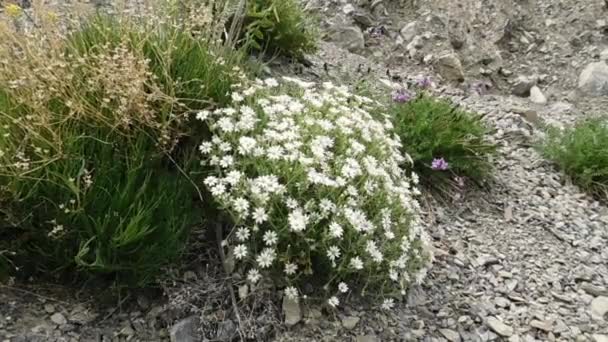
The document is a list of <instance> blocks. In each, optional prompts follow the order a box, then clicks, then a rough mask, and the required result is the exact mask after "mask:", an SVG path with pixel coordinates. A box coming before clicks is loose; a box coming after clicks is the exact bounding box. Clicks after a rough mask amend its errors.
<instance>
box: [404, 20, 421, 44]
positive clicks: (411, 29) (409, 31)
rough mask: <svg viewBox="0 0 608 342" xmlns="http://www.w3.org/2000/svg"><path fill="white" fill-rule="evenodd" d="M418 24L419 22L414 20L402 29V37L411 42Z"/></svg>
mask: <svg viewBox="0 0 608 342" xmlns="http://www.w3.org/2000/svg"><path fill="white" fill-rule="evenodd" d="M417 24H418V23H417V22H415V21H412V22H411V23H409V24H407V25H405V26H404V27H403V28H402V29H401V31H400V33H401V37H403V40H405V41H406V42H410V41H411V40H412V39H414V37H415V36H416V32H417Z"/></svg>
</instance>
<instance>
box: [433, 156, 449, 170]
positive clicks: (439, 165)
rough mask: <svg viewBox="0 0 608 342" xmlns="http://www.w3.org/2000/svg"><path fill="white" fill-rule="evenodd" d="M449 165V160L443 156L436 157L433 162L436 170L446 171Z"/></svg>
mask: <svg viewBox="0 0 608 342" xmlns="http://www.w3.org/2000/svg"><path fill="white" fill-rule="evenodd" d="M448 166H449V164H448V162H446V161H445V159H443V158H435V159H433V162H432V163H431V169H433V170H435V171H445V170H447V169H448Z"/></svg>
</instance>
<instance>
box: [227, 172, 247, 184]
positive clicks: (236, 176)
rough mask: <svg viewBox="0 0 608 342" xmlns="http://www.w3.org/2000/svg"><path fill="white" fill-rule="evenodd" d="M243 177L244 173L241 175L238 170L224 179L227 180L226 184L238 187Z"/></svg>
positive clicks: (229, 173)
mask: <svg viewBox="0 0 608 342" xmlns="http://www.w3.org/2000/svg"><path fill="white" fill-rule="evenodd" d="M242 177H243V173H241V172H240V171H237V170H232V171H230V172H228V174H227V175H226V178H224V179H225V180H226V182H227V183H228V184H230V185H232V186H234V185H236V184H238V183H239V181H240V180H241V178H242Z"/></svg>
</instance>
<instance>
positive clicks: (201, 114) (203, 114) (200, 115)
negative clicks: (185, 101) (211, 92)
mask: <svg viewBox="0 0 608 342" xmlns="http://www.w3.org/2000/svg"><path fill="white" fill-rule="evenodd" d="M210 114H211V112H209V111H208V110H201V111H200V112H198V113H196V119H197V120H200V121H205V120H207V119H208V118H209V115H210Z"/></svg>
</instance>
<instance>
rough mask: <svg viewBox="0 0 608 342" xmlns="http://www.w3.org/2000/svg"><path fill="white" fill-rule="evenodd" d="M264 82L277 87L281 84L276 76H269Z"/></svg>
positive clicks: (271, 86)
mask: <svg viewBox="0 0 608 342" xmlns="http://www.w3.org/2000/svg"><path fill="white" fill-rule="evenodd" d="M264 84H265V85H266V86H267V87H268V88H274V87H277V86H278V85H279V82H277V80H275V79H274V78H267V79H265V80H264Z"/></svg>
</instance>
